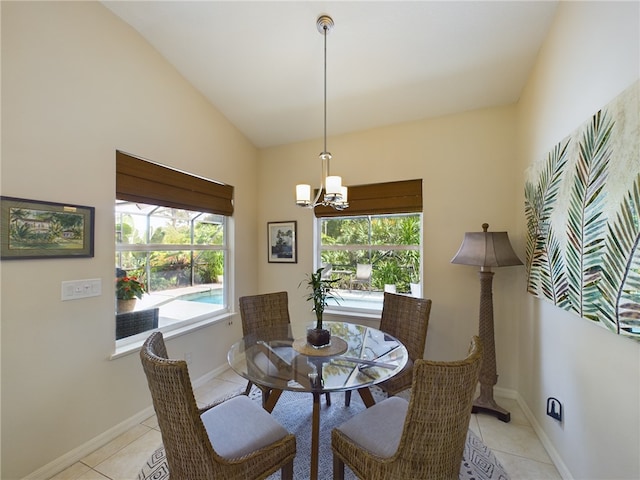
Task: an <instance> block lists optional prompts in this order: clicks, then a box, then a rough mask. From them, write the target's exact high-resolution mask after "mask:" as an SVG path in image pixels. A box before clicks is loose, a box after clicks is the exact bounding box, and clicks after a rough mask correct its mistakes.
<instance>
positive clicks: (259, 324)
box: [239, 292, 291, 340]
mask: <svg viewBox="0 0 640 480" xmlns="http://www.w3.org/2000/svg"><path fill="white" fill-rule="evenodd" d="M239 302H240V317H241V318H242V332H243V335H244V336H248V335H252V334H254V335H256V336H258V337H259V338H260V339H261V340H277V339H283V338H287V336H288V335H289V329H290V323H291V320H290V317H289V297H288V295H287V292H275V293H264V294H261V295H248V296H244V297H240V299H239Z"/></svg>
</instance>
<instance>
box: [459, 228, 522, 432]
mask: <svg viewBox="0 0 640 480" xmlns="http://www.w3.org/2000/svg"><path fill="white" fill-rule="evenodd" d="M488 229H489V224H487V223H483V224H482V230H483V231H482V232H467V233H465V234H464V239H463V240H462V245H461V246H460V249H459V250H458V253H456V255H455V256H454V257H453V259H452V260H451V263H456V264H459V265H473V266H477V267H480V271H479V272H478V273H479V277H480V315H479V320H478V322H479V336H480V340H481V341H482V345H483V357H482V366H481V367H480V395H479V396H478V398H476V399H475V400H474V402H473V408H472V412H473V413H478V412H484V413H490V414H492V415H495V416H496V417H498V418H499V419H500V420H502V421H503V422H509V421H510V420H511V414H510V413H509V412H508V411H507V410H505V409H504V408H502V407H501V406H499V405H498V404H497V403H496V401H495V400H494V399H493V387H494V385H495V384H496V383H498V373H497V367H496V347H495V340H494V332H493V293H492V283H493V272H492V271H491V268H492V267H510V266H515V265H522V262H521V261H520V259H519V258H518V256H517V255H516V253H515V252H514V251H513V248H512V247H511V243H510V242H509V236H508V235H507V232H488V231H487V230H488Z"/></svg>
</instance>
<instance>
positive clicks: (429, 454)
mask: <svg viewBox="0 0 640 480" xmlns="http://www.w3.org/2000/svg"><path fill="white" fill-rule="evenodd" d="M481 359H482V345H481V342H480V339H479V338H478V337H477V336H476V337H473V339H472V341H471V347H470V349H469V355H468V356H467V358H465V359H464V360H460V361H453V362H434V361H429V360H422V359H418V360H416V362H415V364H414V368H413V374H414V376H413V383H412V388H411V397H410V399H409V401H408V402H407V400H405V399H404V398H401V397H390V398H387V399H385V400H383V401H382V402H380V403H378V404H376V405H374V406H372V407H371V408H368V409H366V410H363V411H362V412H360V413H358V414H356V415H355V416H354V417H352V418H351V419H349V420H347V421H346V422H345V423H343V424H342V425H341V426H340V427H338V428H335V429H333V430H332V432H331V448H332V450H333V478H334V480H343V479H344V466H345V464H346V465H347V466H348V467H349V468H350V469H351V470H352V471H353V473H355V474H356V476H357V477H358V478H360V479H363V480H386V479H389V478H393V479H394V480H403V479H417V478H420V479H431V480H457V479H458V475H459V472H460V465H461V462H462V455H463V452H464V446H465V442H466V438H467V433H468V429H469V420H470V418H471V407H472V404H473V395H474V392H475V389H476V385H477V383H478V375H479V372H480V362H481Z"/></svg>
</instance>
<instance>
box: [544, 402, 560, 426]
mask: <svg viewBox="0 0 640 480" xmlns="http://www.w3.org/2000/svg"><path fill="white" fill-rule="evenodd" d="M547 415H549V416H550V417H551V418H554V419H556V420H557V421H559V422H561V421H562V404H561V403H560V400H558V399H557V398H554V397H549V398H547Z"/></svg>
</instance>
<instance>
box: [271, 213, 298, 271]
mask: <svg viewBox="0 0 640 480" xmlns="http://www.w3.org/2000/svg"><path fill="white" fill-rule="evenodd" d="M296 226H297V222H295V221H291V222H268V223H267V239H268V241H269V253H268V258H269V263H298V242H297V240H296Z"/></svg>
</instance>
